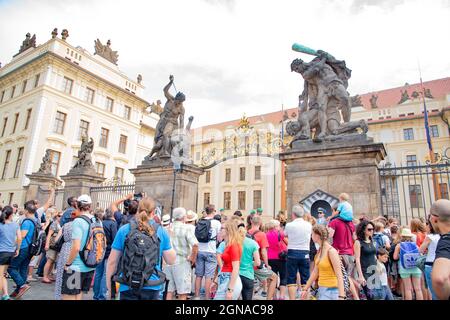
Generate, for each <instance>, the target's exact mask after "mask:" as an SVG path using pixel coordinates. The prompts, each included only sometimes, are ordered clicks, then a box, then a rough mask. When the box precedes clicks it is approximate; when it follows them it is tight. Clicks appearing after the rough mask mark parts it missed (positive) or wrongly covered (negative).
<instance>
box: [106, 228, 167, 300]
mask: <svg viewBox="0 0 450 320" xmlns="http://www.w3.org/2000/svg"><path fill="white" fill-rule="evenodd" d="M158 228H159V224H156V225H155V228H154V229H155V233H154V234H153V236H150V235H149V234H148V233H146V232H144V231H139V229H138V226H137V223H136V221H135V220H131V221H130V232H129V233H128V235H127V237H126V239H125V250H124V252H123V255H122V257H121V258H120V262H119V268H118V270H117V272H116V274H115V275H114V277H113V281H116V282H119V283H121V284H125V285H127V286H129V287H130V289H134V290H138V291H139V290H141V289H142V288H143V287H149V286H157V285H160V284H162V283H164V282H165V281H166V275H165V274H164V273H163V272H161V271H158V270H156V266H157V265H158V263H159V245H160V240H159V238H158V236H157V231H158ZM152 274H156V275H158V276H159V280H148V279H149V278H150V276H151V275H152Z"/></svg>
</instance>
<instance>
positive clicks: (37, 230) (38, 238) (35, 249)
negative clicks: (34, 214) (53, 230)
mask: <svg viewBox="0 0 450 320" xmlns="http://www.w3.org/2000/svg"><path fill="white" fill-rule="evenodd" d="M27 220H28V221H31V222H32V223H33V225H34V231H33V237H32V238H31V243H30V246H29V247H30V251H29V254H30V256H38V255H40V254H41V253H42V252H43V251H44V247H45V241H46V238H47V237H46V236H45V232H44V230H42V227H41V225H40V224H39V223H37V222H36V221H35V220H33V219H30V218H25V219H23V221H22V224H23V223H24V222H25V221H27Z"/></svg>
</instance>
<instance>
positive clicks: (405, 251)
mask: <svg viewBox="0 0 450 320" xmlns="http://www.w3.org/2000/svg"><path fill="white" fill-rule="evenodd" d="M419 257H420V253H419V247H418V246H417V244H416V243H415V242H402V243H400V262H401V264H402V267H403V268H404V269H412V268H415V267H417V263H418V261H419Z"/></svg>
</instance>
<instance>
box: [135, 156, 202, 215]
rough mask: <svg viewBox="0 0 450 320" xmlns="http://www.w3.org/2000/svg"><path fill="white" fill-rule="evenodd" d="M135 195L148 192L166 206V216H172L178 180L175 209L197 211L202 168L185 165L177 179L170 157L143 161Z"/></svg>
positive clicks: (177, 174) (136, 172) (138, 171)
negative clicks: (181, 208)
mask: <svg viewBox="0 0 450 320" xmlns="http://www.w3.org/2000/svg"><path fill="white" fill-rule="evenodd" d="M130 171H131V173H133V175H134V176H135V178H136V180H135V184H136V185H135V193H139V192H145V193H146V194H147V195H149V196H151V197H152V198H154V199H155V200H157V201H158V202H159V203H160V204H161V205H162V206H163V213H164V214H170V211H171V210H170V209H171V206H172V189H173V182H174V178H175V193H174V201H173V207H174V208H176V207H183V208H186V210H194V211H195V209H196V208H197V195H198V179H199V177H200V175H202V174H203V169H202V168H199V167H197V166H196V165H193V164H182V165H181V169H180V170H178V171H177V173H176V174H175V176H174V167H173V163H172V161H171V160H170V158H167V159H156V160H152V161H144V162H143V164H142V165H140V166H138V167H137V168H135V169H130Z"/></svg>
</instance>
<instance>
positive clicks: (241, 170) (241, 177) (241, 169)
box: [239, 167, 245, 181]
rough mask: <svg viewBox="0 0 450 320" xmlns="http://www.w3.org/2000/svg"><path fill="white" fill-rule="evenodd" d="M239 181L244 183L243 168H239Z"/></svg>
mask: <svg viewBox="0 0 450 320" xmlns="http://www.w3.org/2000/svg"><path fill="white" fill-rule="evenodd" d="M239 181H245V167H240V168H239Z"/></svg>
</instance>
